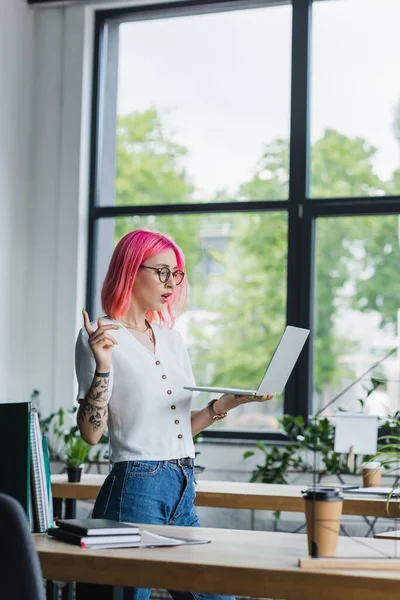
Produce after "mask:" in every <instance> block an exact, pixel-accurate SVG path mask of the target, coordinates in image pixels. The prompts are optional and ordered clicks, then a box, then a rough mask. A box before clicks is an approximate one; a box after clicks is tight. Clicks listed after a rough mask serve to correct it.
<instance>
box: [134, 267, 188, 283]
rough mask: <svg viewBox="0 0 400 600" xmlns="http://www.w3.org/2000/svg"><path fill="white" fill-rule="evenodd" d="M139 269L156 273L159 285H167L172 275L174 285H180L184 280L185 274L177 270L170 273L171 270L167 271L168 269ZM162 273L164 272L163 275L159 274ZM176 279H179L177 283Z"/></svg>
mask: <svg viewBox="0 0 400 600" xmlns="http://www.w3.org/2000/svg"><path fill="white" fill-rule="evenodd" d="M139 268H140V269H151V270H152V271H157V275H158V279H159V280H160V282H161V283H167V281H168V280H169V278H170V277H171V275H172V277H173V278H174V281H175V283H176V285H180V284H181V283H182V281H183V280H184V278H185V273H184V272H183V271H180V270H179V269H177V270H176V271H171V269H169V268H168V267H147V266H146V265H140V267H139ZM163 271H164V272H165V275H162V274H161V273H162V272H163ZM178 277H180V279H179V281H177V278H178Z"/></svg>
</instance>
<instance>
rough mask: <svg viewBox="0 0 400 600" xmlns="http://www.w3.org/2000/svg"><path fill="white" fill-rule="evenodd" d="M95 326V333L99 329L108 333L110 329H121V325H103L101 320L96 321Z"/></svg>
mask: <svg viewBox="0 0 400 600" xmlns="http://www.w3.org/2000/svg"><path fill="white" fill-rule="evenodd" d="M97 325H98V328H97V331H99V329H101V331H109V330H110V329H122V325H105V324H103V322H102V321H101V319H98V320H97Z"/></svg>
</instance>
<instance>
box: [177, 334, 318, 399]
mask: <svg viewBox="0 0 400 600" xmlns="http://www.w3.org/2000/svg"><path fill="white" fill-rule="evenodd" d="M309 333H310V330H309V329H302V328H300V327H292V326H291V325H288V326H287V327H286V329H285V331H284V333H283V335H282V337H281V339H280V341H279V344H278V345H277V347H276V349H275V352H274V353H273V355H272V358H271V360H270V362H269V365H268V367H267V369H266V371H265V373H264V377H263V378H262V380H261V383H260V384H259V386H258V388H257V389H256V390H254V389H252V390H242V389H238V388H228V387H207V386H185V387H184V389H185V390H192V391H198V392H212V393H215V394H235V395H243V396H254V395H256V396H265V395H267V394H270V393H271V392H275V393H276V394H278V395H279V394H282V392H283V390H284V387H285V385H286V382H287V380H288V379H289V376H290V374H291V372H292V371H293V367H294V365H295V364H296V362H297V359H298V358H299V356H300V352H301V351H302V349H303V346H304V344H305V343H306V340H307V338H308V335H309Z"/></svg>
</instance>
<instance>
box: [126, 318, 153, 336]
mask: <svg viewBox="0 0 400 600" xmlns="http://www.w3.org/2000/svg"><path fill="white" fill-rule="evenodd" d="M121 321H122V322H123V324H124V325H125V327H127V328H128V329H135V331H139V333H146V331H147V330H148V329H149V327H150V325H149V323H148V321H147V320H146V321H145V323H146V327H145V329H142V328H141V327H136V325H131V324H130V323H128V321H123V320H122V319H121Z"/></svg>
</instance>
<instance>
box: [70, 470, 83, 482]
mask: <svg viewBox="0 0 400 600" xmlns="http://www.w3.org/2000/svg"><path fill="white" fill-rule="evenodd" d="M67 473H68V481H70V482H71V483H77V482H78V481H80V480H81V475H82V467H67Z"/></svg>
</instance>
